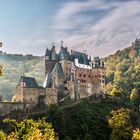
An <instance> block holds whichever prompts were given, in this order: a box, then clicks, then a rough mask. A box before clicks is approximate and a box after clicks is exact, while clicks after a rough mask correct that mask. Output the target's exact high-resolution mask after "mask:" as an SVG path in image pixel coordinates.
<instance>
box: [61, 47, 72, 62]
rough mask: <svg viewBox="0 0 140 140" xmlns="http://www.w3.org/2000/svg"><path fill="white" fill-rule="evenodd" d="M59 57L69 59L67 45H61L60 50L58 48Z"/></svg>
mask: <svg viewBox="0 0 140 140" xmlns="http://www.w3.org/2000/svg"><path fill="white" fill-rule="evenodd" d="M59 59H60V60H64V59H65V60H70V54H69V52H68V49H67V47H65V48H64V47H63V46H61V50H60V52H59Z"/></svg>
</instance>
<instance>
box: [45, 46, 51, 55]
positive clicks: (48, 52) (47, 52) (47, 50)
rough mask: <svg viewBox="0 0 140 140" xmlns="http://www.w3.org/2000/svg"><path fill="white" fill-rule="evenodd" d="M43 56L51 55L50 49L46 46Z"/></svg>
mask: <svg viewBox="0 0 140 140" xmlns="http://www.w3.org/2000/svg"><path fill="white" fill-rule="evenodd" d="M45 56H49V57H50V56H51V51H50V50H49V49H48V48H47V49H46V52H45Z"/></svg>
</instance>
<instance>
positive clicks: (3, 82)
mask: <svg viewBox="0 0 140 140" xmlns="http://www.w3.org/2000/svg"><path fill="white" fill-rule="evenodd" d="M0 64H2V65H3V71H4V75H3V76H2V77H0V94H2V95H3V99H4V100H11V98H12V96H13V95H14V94H15V92H16V85H17V83H18V81H19V78H20V76H21V75H23V74H24V75H26V76H33V77H35V78H36V80H37V82H38V84H40V85H42V83H43V80H44V58H43V57H38V56H32V55H25V56H24V55H22V54H6V53H3V52H2V51H1V52H0Z"/></svg>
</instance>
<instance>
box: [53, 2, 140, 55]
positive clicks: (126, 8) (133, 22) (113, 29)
mask: <svg viewBox="0 0 140 140" xmlns="http://www.w3.org/2000/svg"><path fill="white" fill-rule="evenodd" d="M139 9H140V1H138V0H135V1H130V0H129V1H128V0H127V1H125V2H121V1H120V0H119V1H117V2H116V1H110V2H108V3H107V2H106V1H105V0H99V1H97V0H95V1H91V0H89V1H86V2H70V3H66V4H65V5H63V7H62V8H61V9H60V10H59V11H58V13H57V14H56V15H55V17H54V22H55V23H57V24H55V29H56V39H57V38H60V36H61V38H62V39H63V40H64V41H65V42H66V45H67V46H68V47H72V48H75V49H77V48H78V49H81V50H82V49H83V50H84V49H87V50H88V52H89V53H90V54H92V55H100V56H105V55H107V54H110V53H112V52H114V51H116V50H118V49H122V48H124V47H127V46H128V45H129V44H130V43H131V41H133V40H134V39H135V38H136V37H139V36H140V33H139V30H140V24H139V23H140V10H139ZM88 11H90V12H89V14H88V15H87V14H84V13H86V12H88ZM81 13H82V14H81ZM100 13H101V14H100ZM98 16H99V17H98Z"/></svg>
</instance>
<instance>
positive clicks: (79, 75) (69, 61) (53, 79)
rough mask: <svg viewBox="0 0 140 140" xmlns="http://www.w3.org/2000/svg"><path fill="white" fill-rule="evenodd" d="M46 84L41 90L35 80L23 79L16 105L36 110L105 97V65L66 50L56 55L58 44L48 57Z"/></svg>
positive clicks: (97, 59) (46, 54) (18, 89)
mask: <svg viewBox="0 0 140 140" xmlns="http://www.w3.org/2000/svg"><path fill="white" fill-rule="evenodd" d="M44 59H45V81H44V84H43V86H39V85H38V84H37V82H36V80H35V78H32V77H26V76H21V78H20V80H19V83H18V85H17V87H16V102H26V103H27V104H31V105H32V106H35V105H37V104H39V105H50V104H57V103H59V102H61V101H63V100H65V99H66V98H68V99H70V100H79V99H82V98H85V97H88V96H91V95H93V94H95V93H104V87H105V68H104V62H103V61H102V60H101V59H100V58H99V57H95V58H94V59H93V60H91V57H90V56H88V55H87V54H86V53H85V52H78V51H73V50H71V51H68V48H67V47H63V43H62V42H61V49H60V51H59V53H56V49H55V46H54V44H52V48H51V49H46V53H45V58H44Z"/></svg>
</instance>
